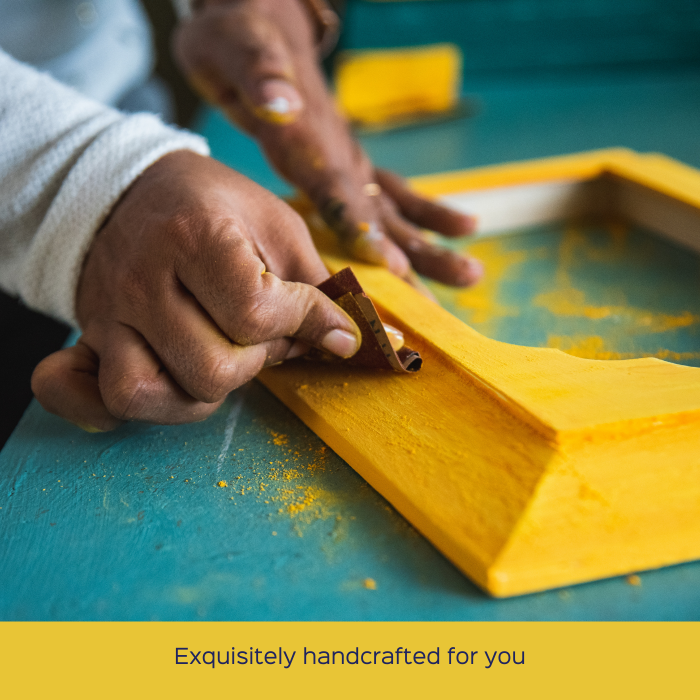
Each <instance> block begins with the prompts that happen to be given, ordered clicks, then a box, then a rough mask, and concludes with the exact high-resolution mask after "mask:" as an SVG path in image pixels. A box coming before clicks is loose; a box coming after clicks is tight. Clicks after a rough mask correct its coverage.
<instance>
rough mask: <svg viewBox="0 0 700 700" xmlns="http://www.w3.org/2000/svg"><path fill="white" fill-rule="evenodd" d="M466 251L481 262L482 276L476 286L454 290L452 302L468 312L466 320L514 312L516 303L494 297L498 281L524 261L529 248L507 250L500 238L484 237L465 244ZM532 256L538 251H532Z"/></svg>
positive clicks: (478, 320)
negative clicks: (454, 294) (510, 304)
mask: <svg viewBox="0 0 700 700" xmlns="http://www.w3.org/2000/svg"><path fill="white" fill-rule="evenodd" d="M469 254H470V255H474V256H475V257H477V258H479V260H481V262H482V263H483V264H484V268H485V274H484V278H483V279H482V280H481V281H480V282H479V284H477V285H476V286H474V287H472V288H470V289H467V290H465V291H463V292H460V293H458V294H457V296H456V298H455V302H456V304H457V305H458V306H459V307H460V308H462V309H466V310H467V311H469V312H470V317H469V322H470V323H474V324H482V323H489V322H491V321H494V320H496V319H499V318H505V317H512V316H517V315H518V313H519V310H518V307H517V306H507V305H505V304H502V303H501V302H500V301H499V300H498V296H499V295H498V292H499V288H500V285H501V283H502V282H503V281H505V280H506V278H507V274H506V273H507V272H508V271H509V270H510V268H512V267H513V266H514V265H519V264H520V263H523V262H525V261H526V260H527V259H528V258H529V257H531V256H532V255H533V253H532V251H530V252H527V251H524V250H508V249H507V248H506V246H505V242H504V241H503V240H502V239H501V238H487V239H484V240H482V241H477V242H476V243H473V244H472V245H471V246H469ZM534 254H535V255H536V256H538V255H541V254H542V251H539V250H538V251H535V253H534Z"/></svg>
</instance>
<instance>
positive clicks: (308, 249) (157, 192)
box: [32, 151, 361, 431]
mask: <svg viewBox="0 0 700 700" xmlns="http://www.w3.org/2000/svg"><path fill="white" fill-rule="evenodd" d="M327 277H328V272H327V271H326V269H325V267H324V265H323V263H322V262H321V259H320V258H319V256H318V254H317V252H316V250H315V248H314V245H313V243H312V241H311V237H310V235H309V232H308V230H307V228H306V226H305V224H304V223H303V221H302V220H301V218H300V217H299V216H298V215H297V214H296V213H295V212H294V211H293V210H292V209H291V208H290V207H289V206H287V205H286V204H285V203H284V202H282V201H281V200H280V199H278V198H277V197H275V196H274V195H272V194H270V193H269V192H267V191H266V190H264V189H263V188H262V187H260V186H258V185H256V184H255V183H254V182H252V181H250V180H248V179H247V178H245V177H243V176H242V175H240V174H239V173H236V172H234V171H233V170H230V169H229V168H226V167H225V166H223V165H221V164H220V163H217V162H216V161H214V160H212V159H210V158H204V157H202V156H199V155H196V154H194V153H192V152H189V151H179V152H176V153H171V154H168V155H167V156H165V157H164V158H162V159H161V160H159V161H158V162H157V163H155V164H154V165H152V166H151V167H150V168H148V170H146V172H145V173H143V174H142V175H141V176H140V177H139V178H138V179H137V180H136V181H135V182H134V183H133V184H132V186H131V188H130V189H129V190H128V191H127V193H126V194H125V195H124V196H123V197H122V199H121V200H120V202H118V203H117V205H116V206H115V208H114V209H113V211H112V213H111V215H110V217H109V218H108V220H107V222H106V223H105V224H104V226H103V227H102V229H101V230H100V231H99V232H98V234H97V236H96V238H95V240H94V242H93V244H92V247H91V249H90V251H89V253H88V256H87V258H86V262H85V265H84V269H83V272H82V276H81V279H80V284H79V288H78V297H77V315H78V320H79V322H80V326H81V328H82V331H83V334H82V336H81V337H80V339H79V340H78V342H77V344H76V345H75V346H74V347H71V348H65V349H63V350H60V351H59V352H57V353H54V354H53V355H50V356H49V357H47V358H46V359H44V360H43V361H42V362H41V363H40V364H39V365H38V366H37V368H36V369H35V371H34V375H33V377H32V389H33V390H34V393H35V395H36V397H37V399H38V400H39V402H40V403H41V404H42V406H44V408H45V409H47V410H48V411H51V412H52V413H56V414H58V415H59V416H62V417H64V418H66V419H68V420H69V421H71V422H73V423H76V424H78V425H80V426H81V427H83V428H85V429H87V430H100V431H101V430H111V429H113V428H115V427H116V426H118V425H119V424H120V423H121V422H122V421H127V420H139V421H146V422H149V423H185V422H190V421H199V420H203V419H204V418H206V417H207V416H208V415H210V414H211V413H213V412H214V411H215V410H216V409H217V408H218V406H219V405H220V404H221V403H222V402H223V401H224V399H225V398H226V396H227V395H228V393H229V392H230V391H232V390H233V389H235V388H237V387H238V386H240V385H242V384H244V383H245V382H247V381H248V380H250V379H252V378H253V377H254V376H255V375H256V374H257V373H258V372H259V371H260V370H261V369H262V368H263V367H265V366H268V365H272V364H276V363H278V362H281V361H282V360H284V359H287V358H290V357H295V356H297V355H300V354H302V353H304V352H305V351H306V350H307V349H308V348H309V347H310V346H314V347H318V348H322V349H325V350H328V351H330V352H332V353H334V354H336V355H339V356H341V357H349V356H351V355H353V354H354V353H355V352H356V351H357V349H358V348H359V346H360V342H361V338H360V333H359V330H358V328H357V326H356V325H355V323H354V322H353V321H352V319H351V318H350V317H349V316H348V315H347V314H346V313H345V312H344V311H343V310H342V309H340V307H338V306H336V304H334V303H333V302H332V301H331V300H330V299H328V298H327V297H326V296H325V295H324V294H322V293H321V292H320V291H319V290H318V289H316V288H315V287H314V286H312V285H316V284H319V283H320V282H322V281H323V280H324V279H326V278H327Z"/></svg>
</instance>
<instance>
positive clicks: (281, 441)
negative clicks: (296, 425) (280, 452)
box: [270, 430, 289, 447]
mask: <svg viewBox="0 0 700 700" xmlns="http://www.w3.org/2000/svg"><path fill="white" fill-rule="evenodd" d="M270 435H272V442H273V444H275V445H277V446H278V447H281V446H282V445H286V444H287V443H289V436H288V435H283V434H282V433H276V432H275V431H274V430H271V431H270Z"/></svg>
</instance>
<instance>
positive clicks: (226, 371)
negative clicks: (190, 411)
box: [192, 350, 237, 404]
mask: <svg viewBox="0 0 700 700" xmlns="http://www.w3.org/2000/svg"><path fill="white" fill-rule="evenodd" d="M236 370H237V368H236V363H235V362H234V361H233V359H232V358H231V357H230V355H229V354H228V353H226V352H225V351H221V350H217V351H214V352H211V353H209V354H207V355H206V356H205V357H203V358H202V359H201V360H200V361H199V362H198V363H197V366H196V370H195V373H194V386H193V388H192V391H193V394H194V397H195V398H196V399H198V400H199V401H202V402H204V403H207V404H212V403H216V402H218V401H221V400H222V399H223V398H225V397H226V395H227V394H228V393H229V392H230V391H233V389H235V388H236V376H237V371H236Z"/></svg>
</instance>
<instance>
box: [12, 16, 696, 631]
mask: <svg viewBox="0 0 700 700" xmlns="http://www.w3.org/2000/svg"><path fill="white" fill-rule="evenodd" d="M418 4H422V3H416V5H418ZM436 4H437V3H436ZM469 89H470V90H471V91H472V92H476V93H478V100H479V103H480V105H481V108H480V111H479V112H478V114H476V116H475V117H473V118H471V119H463V120H460V121H455V122H452V123H448V124H442V125H434V126H431V127H426V128H418V129H411V130H406V131H402V132H393V133H386V134H380V135H372V136H365V137H363V143H364V145H365V147H366V148H367V149H368V150H369V151H370V153H371V155H372V156H373V158H374V159H375V161H376V162H378V163H380V164H382V165H384V166H387V167H393V168H395V169H396V170H398V171H399V172H401V173H403V174H405V175H413V174H419V173H424V172H435V171H442V170H448V169H454V168H461V167H469V166H473V165H483V164H487V163H493V162H500V161H505V160H514V159H522V158H529V157H537V156H544V155H553V154H558V153H565V152H572V151H577V150H585V149H590V148H600V147H607V146H628V147H631V148H635V149H638V150H642V151H646V150H657V151H662V152H665V153H667V154H669V155H671V156H674V157H676V158H679V159H680V160H683V161H685V162H689V163H691V164H693V165H696V166H700V146H699V145H698V143H700V142H698V140H697V138H696V133H697V119H698V114H700V75H698V73H697V72H693V71H690V70H686V69H684V70H678V71H676V72H674V73H670V72H669V73H663V72H659V71H654V72H649V73H636V74H629V75H627V74H624V75H623V74H621V73H612V72H609V73H606V74H605V75H601V74H595V75H594V74H590V75H586V76H583V77H580V79H578V80H577V82H576V84H570V83H568V82H566V81H563V80H558V79H555V80H549V79H547V80H538V81H536V82H531V83H527V84H526V83H523V82H517V81H516V82H508V81H502V82H500V83H498V84H496V83H487V82H483V83H481V84H478V83H477V82H476V79H475V81H474V82H472V84H471V87H470V88H469ZM199 128H200V130H201V131H202V132H203V133H205V134H206V135H207V136H208V137H209V139H210V141H211V144H212V148H213V152H214V155H215V156H217V157H219V158H220V159H222V160H223V161H225V162H227V163H229V164H230V165H233V166H234V167H237V168H238V169H239V170H241V171H242V172H244V173H246V174H248V175H249V176H251V177H254V178H255V179H257V180H258V181H260V182H262V183H263V184H265V185H266V186H269V187H271V188H272V189H274V190H276V191H278V192H284V191H285V190H287V189H288V188H287V187H286V186H285V185H283V183H281V182H280V181H279V180H278V179H277V178H276V177H275V176H274V175H273V174H272V173H271V171H270V170H269V168H268V167H267V166H266V165H265V164H264V162H263V161H262V159H261V158H260V156H259V152H258V151H257V148H256V147H255V146H254V145H253V144H251V142H250V141H249V140H248V139H246V137H243V136H241V135H240V134H238V133H237V132H234V131H233V130H232V129H231V128H230V127H228V126H227V125H226V124H225V122H224V121H223V119H222V118H221V117H220V115H218V114H216V113H215V112H211V111H207V112H205V113H204V114H203V115H202V118H201V120H200V122H199ZM589 233H590V235H589V236H588V237H587V239H586V240H587V241H588V244H587V245H588V248H586V247H585V246H584V248H579V254H578V255H577V257H576V265H575V266H574V267H573V268H571V269H570V270H569V274H570V282H571V287H572V288H574V289H578V290H583V292H584V294H585V295H587V296H586V297H585V304H584V306H585V305H588V306H594V307H606V306H608V307H614V308H613V311H614V310H615V309H617V308H618V307H625V308H632V309H637V310H642V311H647V312H653V314H661V315H663V314H665V315H667V316H668V315H670V316H674V315H675V316H677V317H679V316H682V315H683V314H686V313H687V314H690V316H694V315H697V314H698V313H699V311H698V302H697V299H698V296H697V293H696V291H697V279H698V276H697V267H695V266H696V263H697V261H696V259H695V258H693V257H690V256H688V257H686V256H683V255H681V254H680V253H679V252H678V251H677V250H676V249H674V248H673V247H672V246H671V247H663V245H665V244H658V245H662V248H663V251H662V252H661V254H659V253H658V250H657V248H654V246H656V245H657V244H656V243H653V242H652V243H649V241H648V240H647V239H646V238H645V235H644V234H643V233H642V232H631V233H630V234H628V236H627V238H626V239H625V246H627V247H625V248H624V251H623V252H624V253H625V254H624V255H618V256H617V258H615V259H614V260H608V261H607V262H606V261H605V259H602V258H604V257H605V256H602V258H601V255H599V256H598V259H594V258H595V257H596V256H595V255H593V256H591V255H588V258H590V260H588V263H587V264H586V265H584V264H583V262H582V261H584V262H585V259H586V255H582V254H581V250H589V252H590V250H594V251H595V250H599V251H608V252H611V251H612V252H614V250H616V249H615V247H614V246H615V240H616V239H615V235H617V234H614V233H610V232H609V231H606V230H598V231H597V232H596V231H591V232H589ZM566 235H567V234H566V233H564V232H562V231H559V230H554V229H551V230H550V229H541V230H539V231H535V232H534V237H533V235H528V236H524V235H522V234H518V235H516V236H513V237H511V238H500V239H493V241H497V240H498V241H500V243H491V244H488V242H487V240H486V239H485V240H484V241H482V242H481V243H479V242H477V243H476V244H475V245H476V246H479V245H481V246H482V249H481V251H480V252H481V254H482V255H483V257H484V258H485V260H486V261H487V264H489V261H490V262H491V265H492V266H493V265H494V263H496V266H495V267H492V272H493V275H492V283H491V284H492V286H491V288H490V290H489V289H487V290H486V291H483V288H482V291H477V290H475V293H476V294H482V296H484V297H489V294H490V297H489V298H490V299H491V301H492V302H493V304H495V305H496V306H495V308H496V311H498V305H500V306H501V307H503V308H505V309H506V310H508V309H510V311H508V313H510V314H512V313H513V311H512V309H513V308H514V307H515V306H516V301H518V299H519V298H521V297H522V299H527V300H530V301H532V300H534V299H536V298H537V296H538V295H541V294H546V292H547V290H548V289H549V288H547V287H546V285H547V284H550V283H551V281H552V279H553V280H555V281H556V279H557V270H558V269H559V268H560V264H561V260H560V257H561V255H560V253H561V249H562V241H563V240H564V238H563V237H565V236H566ZM538 237H539V238H538ZM618 237H619V236H618ZM486 244H488V245H491V246H492V250H490V251H487V250H485V249H484V248H483V246H484V245H486ZM650 245H651V246H652V248H653V250H654V251H656V252H654V254H653V255H651V256H649V255H647V256H646V257H645V256H644V255H641V254H639V255H638V253H639V251H642V252H643V250H644V249H645V248H644V247H645V246H647V248H648V247H649V246H650ZM499 246H500V248H499ZM523 251H525V252H526V254H525V255H524V257H523ZM528 251H530V252H528ZM533 251H534V252H533ZM538 251H539V252H538ZM635 251H636V252H635ZM475 252H477V253H479V250H478V249H477V248H475ZM618 252H620V250H619V249H618ZM487 253H488V255H487ZM530 253H532V254H530ZM640 255H641V257H640ZM608 257H609V256H608ZM650 258H653V260H651V259H650ZM499 261H500V262H499ZM505 263H507V264H505ZM652 263H653V264H652ZM498 265H500V268H499V267H498ZM635 265H636V267H635ZM606 266H608V267H606ZM497 268H498V269H497ZM676 268H677V270H676ZM640 269H641V270H643V275H644V278H643V281H642V278H641V277H640V276H639V275H640V274H642V273H640V272H639V270H640ZM603 273H605V274H613V275H616V274H617V275H618V277H619V279H618V280H617V281H616V282H615V284H618V286H619V289H618V291H617V292H614V293H613V294H612V296H611V297H610V298H608V297H605V294H607V293H609V292H610V290H611V289H613V288H614V286H615V285H614V284H612V281H610V280H608V279H607V278H606V277H605V274H603ZM618 273H619V274H618ZM601 275H602V277H601ZM552 276H553V277H552ZM584 277H586V278H587V279H583V278H584ZM601 280H603V281H605V280H607V281H605V283H602V282H601ZM560 281H561V278H560ZM538 284H541V285H543V286H541V287H537V285H538ZM596 284H599V287H596ZM694 285H695V286H694ZM523 290H525V291H526V292H527V293H523ZM596 290H597V291H596ZM620 290H621V291H620ZM661 290H663V291H661ZM693 290H696V291H695V292H694V291H693ZM549 291H551V289H549ZM440 294H443V292H442V291H441V292H440ZM694 294H695V296H693V295H694ZM621 295H622V296H623V297H624V299H623V298H622V296H621ZM448 296H449V295H448ZM448 296H443V300H444V302H445V304H446V305H447V306H448V307H449V306H450V304H453V307H454V309H456V310H459V312H460V313H466V314H471V316H470V318H469V320H471V322H472V323H474V325H475V326H476V327H477V328H479V324H480V323H483V324H485V325H483V326H482V327H481V330H484V331H487V332H489V333H491V334H492V335H494V336H498V335H499V334H500V335H501V337H503V334H509V336H508V338H507V339H509V340H510V341H511V342H526V343H533V344H547V343H549V342H550V338H549V336H551V335H556V336H557V337H558V338H574V337H575V336H577V335H578V336H583V337H585V338H590V337H596V336H600V337H601V338H605V337H607V338H610V337H611V335H610V333H609V330H610V329H608V331H606V329H605V328H601V327H597V328H591V327H590V326H587V325H585V324H584V320H585V321H586V323H587V322H588V321H591V319H589V318H588V317H586V315H585V313H584V318H577V317H575V316H567V315H566V314H564V315H563V316H562V315H557V314H555V313H553V312H552V311H551V308H550V309H548V308H547V306H546V305H542V306H536V305H535V304H529V303H528V304H524V305H523V306H522V308H521V309H520V311H518V312H517V313H515V314H514V315H508V313H507V314H506V315H502V316H498V314H497V313H496V315H493V314H492V315H491V317H490V318H488V317H482V320H481V321H480V320H479V318H475V316H474V315H473V314H474V303H472V305H471V306H470V305H469V303H466V304H465V303H464V302H463V301H462V302H460V303H457V302H456V301H455V300H454V299H453V300H450V298H448ZM579 300H580V299H579ZM533 309H534V312H535V314H539V316H537V317H536V318H532V324H535V323H537V324H539V323H545V324H549V323H552V324H554V325H556V324H560V325H558V326H556V333H555V332H553V331H552V330H551V328H550V330H549V331H547V330H546V329H542V328H537V329H535V328H534V327H533V325H532V324H531V322H530V321H531V316H528V314H530V313H532V312H533ZM492 311H493V308H492ZM547 314H549V316H547ZM616 315H617V316H619V315H620V314H619V313H613V312H611V313H610V314H608V315H607V316H603V317H601V318H599V319H592V320H593V321H597V322H600V323H603V324H606V323H607V324H614V323H615V321H614V317H615V316H616ZM639 318H641V316H639V315H637V316H635V315H634V314H628V321H629V322H630V323H632V322H634V319H637V320H639ZM567 324H568V325H567ZM489 325H490V327H488V326H489ZM606 332H607V336H606ZM664 333H668V334H667V335H664V334H658V333H652V334H646V336H644V334H637V335H635V336H634V337H633V338H632V340H633V341H634V343H637V346H634V347H631V348H630V347H628V346H624V345H620V344H619V343H620V342H623V341H624V342H629V336H625V335H624V334H622V335H621V334H619V333H618V334H617V335H616V334H615V333H613V334H612V340H610V341H608V340H606V341H605V342H608V345H604V346H602V349H601V346H600V345H598V346H596V345H595V344H593V345H591V344H590V343H589V344H588V345H587V346H585V347H588V348H589V349H590V348H593V351H600V352H607V351H612V352H632V351H635V352H652V353H653V352H657V351H658V350H659V349H661V350H669V351H671V352H677V353H682V352H685V353H693V352H697V351H700V347H699V346H698V344H697V340H698V337H697V323H696V322H695V321H694V320H693V322H692V323H689V324H687V325H685V326H678V327H676V328H675V329H673V328H671V329H668V328H667V329H666V330H665V331H664ZM647 336H648V337H647ZM625 338H627V340H625ZM642 340H643V341H644V342H645V343H646V342H647V341H649V342H650V343H651V344H649V345H645V346H644V347H640V346H639V345H638V344H639V343H640V342H641V341H642ZM613 341H614V343H618V344H617V345H614V344H613V345H611V344H610V343H612V342H613ZM657 341H658V342H657ZM561 342H563V341H561ZM634 343H633V345H634ZM579 345H581V344H579ZM596 348H597V350H596ZM584 349H585V348H584ZM685 361H688V362H691V363H693V362H695V360H694V359H692V358H686V359H685ZM287 460H289V461H287ZM220 481H226V484H227V485H226V486H222V487H219V486H217V485H216V484H217V483H218V482H220ZM273 533H276V534H273ZM367 579H372V580H373V581H374V582H375V584H376V589H372V588H371V587H367V586H368V583H367ZM0 581H1V582H2V585H1V586H0V618H2V619H43V620H52V619H63V620H73V619H178V620H190V619H231V620H240V619H252V620H265V619H279V620H285V619H338V620H351V619H355V620H356V619H360V620H364V619H366V620H373V619H387V620H394V619H398V620H441V619H453V620H538V619H542V620H546V619H562V620H567V619H572V620H581V619H591V620H599V619H692V620H697V619H700V594H699V593H698V591H700V564H698V563H691V564H685V565H680V566H676V567H670V568H667V569H663V570H659V571H655V572H646V573H642V574H641V584H642V585H641V586H634V585H630V584H629V583H628V582H627V581H626V580H625V579H624V578H615V579H611V580H607V581H602V582H597V583H591V584H585V585H580V586H575V587H570V588H567V589H563V590H559V591H550V592H546V593H541V594H534V595H529V596H524V597H521V598H516V599H512V600H503V601H499V600H492V599H490V598H488V597H487V596H485V595H484V594H482V593H481V592H480V591H479V590H478V589H476V588H475V587H474V586H473V585H472V584H471V583H470V582H469V581H468V580H467V579H466V578H465V577H464V576H462V575H461V574H460V573H459V572H458V571H457V570H456V569H455V568H454V567H453V566H452V565H451V564H450V563H449V562H448V561H447V560H445V559H444V558H443V557H442V556H441V555H440V554H439V553H438V552H437V551H436V550H435V549H434V548H433V547H432V546H431V545H430V544H429V543H428V542H427V541H426V540H425V539H424V538H422V537H421V536H420V535H419V534H418V533H416V532H415V531H414V530H413V529H412V528H411V527H410V525H408V524H407V523H406V522H405V521H404V520H403V518H401V517H400V516H399V515H397V514H396V513H395V512H394V511H393V509H392V508H391V506H390V505H389V504H387V503H386V502H385V501H384V500H383V499H382V498H381V497H380V496H378V495H377V494H376V493H375V492H374V491H373V490H372V489H371V488H370V487H368V486H367V484H366V483H365V482H364V481H363V480H362V479H360V478H359V477H358V476H357V475H356V474H355V473H354V472H353V471H352V469H350V468H349V467H348V465H347V464H345V463H344V462H343V461H342V460H341V459H339V458H338V457H337V456H336V455H334V454H333V453H332V452H331V451H329V450H328V449H326V450H325V451H324V445H323V444H322V443H321V441H319V440H318V439H317V438H316V437H315V436H314V435H313V434H311V433H310V432H309V431H308V430H307V429H306V428H305V427H304V426H303V424H301V423H300V421H298V420H297V419H296V418H295V417H294V416H293V415H292V414H290V413H289V412H288V411H287V410H286V409H285V408H284V407H283V406H282V405H281V404H280V403H279V402H278V401H277V400H276V399H275V398H274V397H272V396H271V395H270V394H269V393H268V392H267V391H266V390H265V389H263V388H262V387H261V386H260V385H258V384H256V383H253V384H251V385H250V386H249V387H247V388H246V389H242V390H239V391H238V392H235V393H234V394H232V395H231V397H229V399H228V401H227V402H226V404H225V405H224V406H222V408H221V409H220V410H219V411H218V412H217V413H216V414H215V415H214V416H212V417H211V418H210V419H209V420H207V421H206V422H204V423H201V424H197V425H192V426H180V427H154V426H142V425H129V426H126V427H124V428H122V429H120V430H118V431H116V432H114V433H110V434H105V435H88V434H85V433H83V432H82V431H80V430H79V429H77V428H75V427H73V426H71V425H68V424H66V423H64V422H63V421H61V420H59V419H58V418H55V417H53V416H50V415H48V414H46V413H45V412H43V411H42V409H41V408H40V407H39V406H38V405H37V404H36V403H33V404H32V406H31V407H30V409H29V410H28V411H27V413H26V414H25V416H24V418H23V419H22V422H21V423H20V425H19V426H18V428H17V429H16V431H15V433H14V434H13V436H12V438H11V439H10V440H9V441H8V443H7V445H6V446H5V448H4V449H3V451H2V452H1V453H0Z"/></svg>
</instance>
